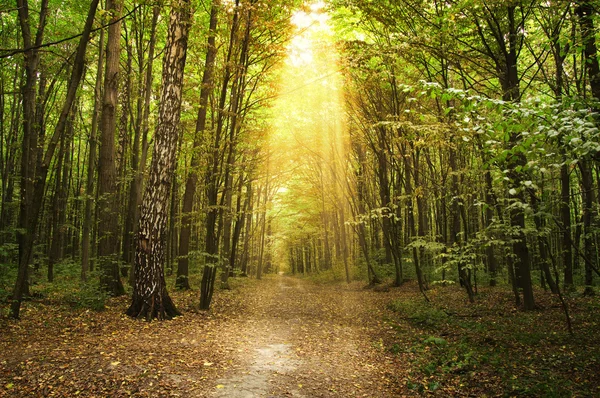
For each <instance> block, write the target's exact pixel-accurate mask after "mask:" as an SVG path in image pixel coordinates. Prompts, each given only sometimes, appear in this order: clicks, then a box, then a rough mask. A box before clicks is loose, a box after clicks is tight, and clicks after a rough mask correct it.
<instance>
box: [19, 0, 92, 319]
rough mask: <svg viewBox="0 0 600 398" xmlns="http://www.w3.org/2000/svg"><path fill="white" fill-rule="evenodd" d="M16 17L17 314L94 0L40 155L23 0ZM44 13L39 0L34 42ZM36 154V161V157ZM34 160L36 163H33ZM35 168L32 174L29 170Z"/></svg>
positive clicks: (33, 58) (35, 56)
mask: <svg viewBox="0 0 600 398" xmlns="http://www.w3.org/2000/svg"><path fill="white" fill-rule="evenodd" d="M17 5H18V6H19V21H20V23H21V27H22V34H23V39H24V45H25V48H27V49H28V50H27V51H26V52H25V65H26V74H27V77H26V82H25V86H24V88H23V117H24V119H23V146H22V149H23V153H22V155H23V159H22V161H21V167H22V170H21V209H20V210H21V212H20V215H19V227H20V228H19V231H21V232H19V233H18V236H17V239H18V242H19V269H18V273H17V280H16V283H15V289H14V291H13V295H12V304H11V316H12V317H13V318H18V317H19V312H20V308H21V300H22V298H23V294H24V293H26V292H27V289H28V284H27V274H28V267H29V262H30V261H31V255H32V253H33V244H34V242H35V236H36V233H37V224H38V219H39V213H40V210H41V206H42V201H43V197H44V191H45V189H44V188H45V186H46V177H47V174H48V169H49V167H50V163H51V161H52V158H53V156H54V152H55V150H56V146H57V144H58V142H59V140H60V137H62V135H63V133H64V131H65V129H66V124H67V117H68V115H69V113H70V112H71V108H72V105H73V102H74V100H75V95H76V93H77V88H78V86H79V82H80V81H81V76H82V75H83V69H84V61H85V50H86V48H87V42H88V39H89V35H90V32H91V29H92V24H93V22H94V16H95V15H96V8H97V6H98V0H92V2H91V4H90V9H89V12H88V15H87V19H86V22H85V27H84V30H83V33H82V35H81V37H80V40H79V44H78V46H77V53H76V56H75V60H74V62H73V70H72V72H71V77H70V79H69V83H68V86H67V94H66V97H65V102H64V103H63V107H62V109H61V113H60V116H59V118H58V122H57V124H56V128H55V130H54V133H53V135H52V137H51V138H50V140H49V141H48V144H47V147H46V153H45V154H44V156H43V157H42V156H41V153H39V154H37V153H36V152H37V150H36V149H34V148H37V132H36V131H35V129H34V126H33V125H32V120H34V119H33V115H34V112H33V104H34V102H35V84H36V78H37V67H38V64H39V53H38V50H37V49H36V48H34V47H32V44H33V43H32V40H31V33H30V30H29V8H28V5H27V1H26V0H19V1H18V2H17ZM46 14H47V0H43V1H42V6H41V12H40V23H39V25H38V31H37V35H36V39H35V46H40V45H41V43H42V39H43V31H44V29H43V28H44V26H45V19H46ZM36 158H37V161H36ZM36 163H37V167H35V166H36ZM33 170H35V175H34V174H33Z"/></svg>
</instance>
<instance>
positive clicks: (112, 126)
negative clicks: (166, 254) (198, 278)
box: [97, 0, 125, 296]
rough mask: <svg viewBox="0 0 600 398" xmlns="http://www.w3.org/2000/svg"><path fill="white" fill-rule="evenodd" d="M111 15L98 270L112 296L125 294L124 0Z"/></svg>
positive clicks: (113, 3)
mask: <svg viewBox="0 0 600 398" xmlns="http://www.w3.org/2000/svg"><path fill="white" fill-rule="evenodd" d="M107 8H108V10H109V11H110V13H111V25H110V26H109V27H108V39H107V45H106V68H105V71H104V93H103V98H102V114H101V117H100V151H99V159H98V205H97V206H98V266H99V269H100V285H101V286H102V289H104V291H106V292H107V293H109V294H111V295H113V296H120V295H122V294H124V293H125V288H124V287H123V283H122V282H121V273H120V270H119V256H118V250H119V247H118V233H119V232H118V231H119V217H118V214H119V213H118V211H117V209H118V207H119V206H118V198H117V183H116V180H117V169H116V164H115V134H116V123H117V102H118V90H119V58H120V52H121V46H120V41H121V21H120V18H121V11H122V8H123V3H122V0H108V1H107Z"/></svg>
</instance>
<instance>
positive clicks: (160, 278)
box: [127, 0, 191, 320]
mask: <svg viewBox="0 0 600 398" xmlns="http://www.w3.org/2000/svg"><path fill="white" fill-rule="evenodd" d="M190 14H191V11H190V3H189V1H188V0H175V1H174V2H173V4H172V8H171V13H170V17H169V33H168V37H167V44H166V46H165V51H164V58H163V71H162V78H163V82H162V89H161V95H160V109H159V116H158V125H157V128H156V132H155V134H154V150H153V155H152V163H151V166H150V176H149V178H148V183H147V186H146V189H145V190H144V198H143V204H142V211H141V215H140V223H139V229H138V236H137V244H136V265H135V283H134V291H133V300H132V303H131V306H130V307H129V309H128V310H127V315H129V316H132V317H136V318H144V319H147V320H151V319H153V318H157V319H170V318H172V317H174V316H177V315H179V311H178V310H177V309H176V308H175V305H174V304H173V302H172V300H171V298H170V297H169V294H168V292H167V287H166V283H165V277H164V268H163V267H164V264H165V246H164V245H165V238H166V234H165V232H166V228H167V217H168V201H169V193H170V189H171V185H172V184H171V181H172V179H173V173H174V165H175V159H176V156H177V154H176V149H177V140H178V137H179V129H180V126H179V122H180V117H181V116H180V112H181V99H182V93H183V73H184V69H185V61H186V56H187V42H188V31H189V25H190V17H191V15H190Z"/></svg>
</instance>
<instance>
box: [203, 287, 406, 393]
mask: <svg viewBox="0 0 600 398" xmlns="http://www.w3.org/2000/svg"><path fill="white" fill-rule="evenodd" d="M272 282H275V283H270V284H265V285H263V286H262V287H263V289H264V290H262V292H261V294H260V295H259V296H258V297H257V298H258V300H256V301H255V302H253V303H251V304H250V311H249V313H250V314H251V315H250V316H249V318H248V319H247V320H245V321H244V322H242V324H241V325H240V326H241V331H240V334H239V336H235V335H233V336H231V337H233V338H234V339H235V338H236V337H237V338H239V341H237V342H236V341H231V342H230V344H236V343H237V344H239V345H240V346H242V347H244V349H243V351H242V352H243V353H244V355H241V356H240V357H239V358H238V361H239V362H238V363H236V368H235V369H232V370H230V371H229V372H227V373H226V375H225V376H224V377H222V378H221V379H220V380H218V387H219V388H218V389H217V392H216V393H215V394H214V396H215V397H234V398H237V397H240V398H241V397H261V396H268V397H274V396H275V397H279V396H282V397H285V396H292V397H338V396H339V397H350V396H353V397H360V396H365V397H376V396H382V397H389V396H391V395H392V390H391V386H390V383H389V379H387V378H386V375H389V373H390V372H391V371H392V370H393V366H394V362H393V359H392V357H386V356H385V355H382V352H381V350H379V349H378V348H377V342H376V341H374V340H373V337H374V332H375V331H376V330H375V329H376V328H380V327H382V325H381V324H379V323H378V321H380V319H378V318H379V316H380V315H381V314H380V312H379V311H378V310H377V308H375V306H376V305H379V304H380V302H379V300H377V301H376V300H375V299H379V298H380V297H377V294H373V293H372V292H365V291H363V290H357V289H356V286H355V288H354V289H350V288H344V287H341V286H323V285H315V284H311V283H309V282H306V281H303V280H299V279H295V278H290V277H286V276H278V277H277V278H276V280H274V281H272ZM248 299H249V300H252V299H253V297H249V298H248Z"/></svg>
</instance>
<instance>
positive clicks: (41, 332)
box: [0, 275, 600, 398]
mask: <svg viewBox="0 0 600 398" xmlns="http://www.w3.org/2000/svg"><path fill="white" fill-rule="evenodd" d="M383 290H387V291H374V290H373V289H364V288H363V285H361V284H359V283H352V284H350V285H346V284H317V283H314V282H312V281H310V280H306V279H298V278H292V277H288V276H281V275H278V276H269V277H266V278H265V279H263V280H261V281H257V280H253V279H235V280H233V281H232V289H231V290H219V291H217V292H216V294H215V298H214V299H213V305H212V309H211V311H209V312H201V311H198V310H196V307H197V301H198V298H197V292H173V293H172V296H173V298H174V300H175V302H176V304H177V305H178V307H179V309H180V310H181V311H182V312H183V313H184V316H181V317H177V318H175V319H173V320H171V321H166V322H157V321H154V322H144V321H139V320H133V319H130V318H128V317H127V316H125V315H123V311H124V310H125V309H126V307H127V304H128V298H126V297H123V298H116V299H111V300H110V301H109V305H108V307H107V309H106V310H105V311H102V312H94V311H89V310H75V309H73V308H69V307H68V306H66V305H57V303H55V302H48V300H44V299H39V300H37V301H29V302H26V303H24V309H23V313H22V319H21V320H19V321H14V320H9V319H8V318H6V317H2V318H1V319H0V397H4V396H7V397H29V396H32V397H36V396H40V397H41V396H54V397H75V396H80V397H91V396H94V397H128V396H136V397H216V398H225V397H228V398H242V397H401V396H429V395H432V396H440V397H445V396H474V397H484V396H488V397H491V396H544V397H546V396H548V397H550V396H556V397H562V396H565V397H567V396H569V397H570V396H577V397H584V396H590V397H592V396H600V387H599V386H600V374H599V372H598V369H600V348H599V346H600V344H599V343H598V339H597V337H598V334H597V331H598V323H597V322H598V315H599V313H600V305H599V303H598V299H597V298H591V299H584V298H581V297H575V295H574V296H573V298H569V306H570V309H571V313H572V317H573V322H574V327H575V333H576V334H575V336H574V337H571V336H569V335H568V333H566V332H565V330H564V329H565V327H564V322H563V318H562V317H561V316H562V315H561V312H560V311H561V310H560V306H558V305H557V303H556V301H555V300H554V298H553V297H552V296H550V295H544V294H543V293H541V292H540V293H539V295H538V296H540V299H539V300H538V303H539V306H540V310H538V311H534V312H531V313H524V312H520V311H516V310H514V309H513V306H512V303H511V300H510V294H508V292H507V291H506V290H504V289H487V290H482V291H480V294H479V297H478V301H477V303H476V304H474V305H468V303H466V300H465V297H464V294H463V292H461V291H460V290H459V289H458V288H456V287H447V288H442V287H438V288H436V289H434V290H432V291H430V292H429V297H430V299H431V301H432V304H427V303H425V301H424V300H423V298H422V297H421V296H420V295H419V293H418V291H417V290H416V288H415V286H414V285H413V284H407V285H406V286H404V287H401V288H391V289H389V290H388V289H383ZM536 297H537V296H536Z"/></svg>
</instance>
